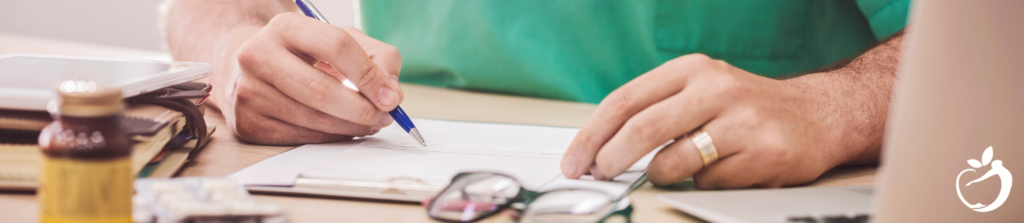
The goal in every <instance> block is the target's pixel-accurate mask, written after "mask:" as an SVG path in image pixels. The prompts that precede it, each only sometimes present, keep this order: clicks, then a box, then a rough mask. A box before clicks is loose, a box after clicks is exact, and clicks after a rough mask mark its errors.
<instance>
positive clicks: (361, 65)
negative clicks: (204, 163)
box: [169, 3, 403, 145]
mask: <svg viewBox="0 0 1024 223" xmlns="http://www.w3.org/2000/svg"><path fill="white" fill-rule="evenodd" d="M211 4H212V3H211ZM287 10H290V9H288V8H285V7H282V8H281V11H287ZM176 16H180V15H176ZM191 16H201V15H191ZM210 16H216V15H210ZM267 16H269V17H265V18H260V20H261V21H268V22H266V23H263V24H259V23H256V24H246V25H232V26H231V27H232V28H231V30H230V32H228V31H225V32H223V35H221V34H220V33H219V32H218V33H187V35H200V36H207V37H209V38H220V41H206V42H202V43H189V42H174V41H172V42H174V43H175V44H195V45H187V46H186V45H178V46H177V47H174V52H173V53H174V54H175V55H176V56H177V57H181V58H182V59H184V60H192V61H205V62H211V63H213V64H214V67H215V68H214V74H213V75H212V76H211V77H210V78H209V79H208V80H206V81H208V82H209V83H210V84H212V85H213V86H214V92H212V95H211V98H210V99H209V100H210V102H211V103H212V104H213V105H215V106H216V107H217V108H218V109H219V110H220V111H221V113H222V114H224V119H225V121H226V122H227V123H228V125H227V127H229V128H230V130H231V131H232V132H233V133H235V134H236V135H237V136H238V138H239V139H240V140H242V141H245V142H248V143H255V144H268V145H298V144H307V143H324V142H333V141H339V140H346V139H351V138H353V137H357V136H365V135H370V134H374V133H376V132H377V131H379V130H380V129H381V128H383V127H384V126H387V125H389V124H391V123H392V122H393V118H392V117H391V116H389V115H388V114H387V112H388V111H393V110H394V109H395V108H396V107H397V106H398V104H399V103H401V102H402V100H403V93H402V89H401V88H400V87H399V85H398V83H397V81H396V80H397V76H398V75H399V70H400V69H401V63H402V59H401V56H400V55H399V54H398V51H397V50H396V49H395V48H394V47H392V46H389V45H387V44H385V43H383V42H380V41H377V40H375V39H373V38H370V37H369V36H366V34H364V33H363V32H361V31H359V30H358V29H355V28H349V27H346V28H338V27H334V26H331V25H329V24H326V23H323V22H320V21H316V20H312V19H309V18H308V17H306V16H304V15H301V14H297V13H270V14H268V15H267ZM173 21H177V22H181V21H187V20H186V19H176V20H173ZM172 33H179V34H174V35H171V36H169V38H181V36H180V35H185V34H186V33H182V32H172ZM207 43H212V44H207ZM202 44H207V45H202ZM345 80H350V81H351V82H352V83H354V85H355V86H356V87H357V88H358V89H360V90H361V91H357V90H353V89H352V88H349V87H346V86H345V84H343V82H344V81H345ZM385 89H386V90H385Z"/></svg>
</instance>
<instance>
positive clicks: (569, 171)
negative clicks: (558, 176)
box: [562, 156, 577, 178]
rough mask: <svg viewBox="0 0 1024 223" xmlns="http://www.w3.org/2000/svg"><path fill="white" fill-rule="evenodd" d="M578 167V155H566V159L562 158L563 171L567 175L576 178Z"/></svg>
mask: <svg viewBox="0 0 1024 223" xmlns="http://www.w3.org/2000/svg"><path fill="white" fill-rule="evenodd" d="M576 169H577V167H576V157H573V156H566V157H565V159H562V173H565V176H566V177H569V178H574V177H575V176H576Z"/></svg>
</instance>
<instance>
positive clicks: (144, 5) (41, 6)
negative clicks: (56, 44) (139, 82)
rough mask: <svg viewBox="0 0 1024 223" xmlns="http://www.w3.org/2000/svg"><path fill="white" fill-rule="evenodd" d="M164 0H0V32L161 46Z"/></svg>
mask: <svg viewBox="0 0 1024 223" xmlns="http://www.w3.org/2000/svg"><path fill="white" fill-rule="evenodd" d="M162 2H163V0H0V32H3V33H12V34H19V35H28V36H38V37H46V38H54V39H64V40H74V41H82V42H89V43H97V44H106V45H116V46H123V47H131V48H140V49H147V50H163V49H161V41H162V40H161V37H160V35H159V32H158V30H157V28H156V27H157V26H156V24H157V15H158V14H157V6H158V5H159V4H161V3H162Z"/></svg>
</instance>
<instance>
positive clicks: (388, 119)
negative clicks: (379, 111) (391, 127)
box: [380, 114, 395, 125]
mask: <svg viewBox="0 0 1024 223" xmlns="http://www.w3.org/2000/svg"><path fill="white" fill-rule="evenodd" d="M392 121H395V119H394V118H391V115H388V114H385V115H382V116H380V124H381V125H387V124H391V122H392Z"/></svg>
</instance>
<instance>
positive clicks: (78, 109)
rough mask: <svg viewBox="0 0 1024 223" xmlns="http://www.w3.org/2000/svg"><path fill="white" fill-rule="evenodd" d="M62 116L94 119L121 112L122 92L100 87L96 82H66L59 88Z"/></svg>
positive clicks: (122, 106) (122, 107) (122, 105)
mask: <svg viewBox="0 0 1024 223" xmlns="http://www.w3.org/2000/svg"><path fill="white" fill-rule="evenodd" d="M57 95H58V96H60V102H59V104H60V106H59V110H58V112H60V115H61V116H75V117H94V116H108V115H114V114H118V113H120V112H121V110H122V109H124V104H123V102H121V90H119V89H114V88H106V87H103V86H99V84H96V82H94V81H64V82H61V83H60V84H59V85H58V86H57Z"/></svg>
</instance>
